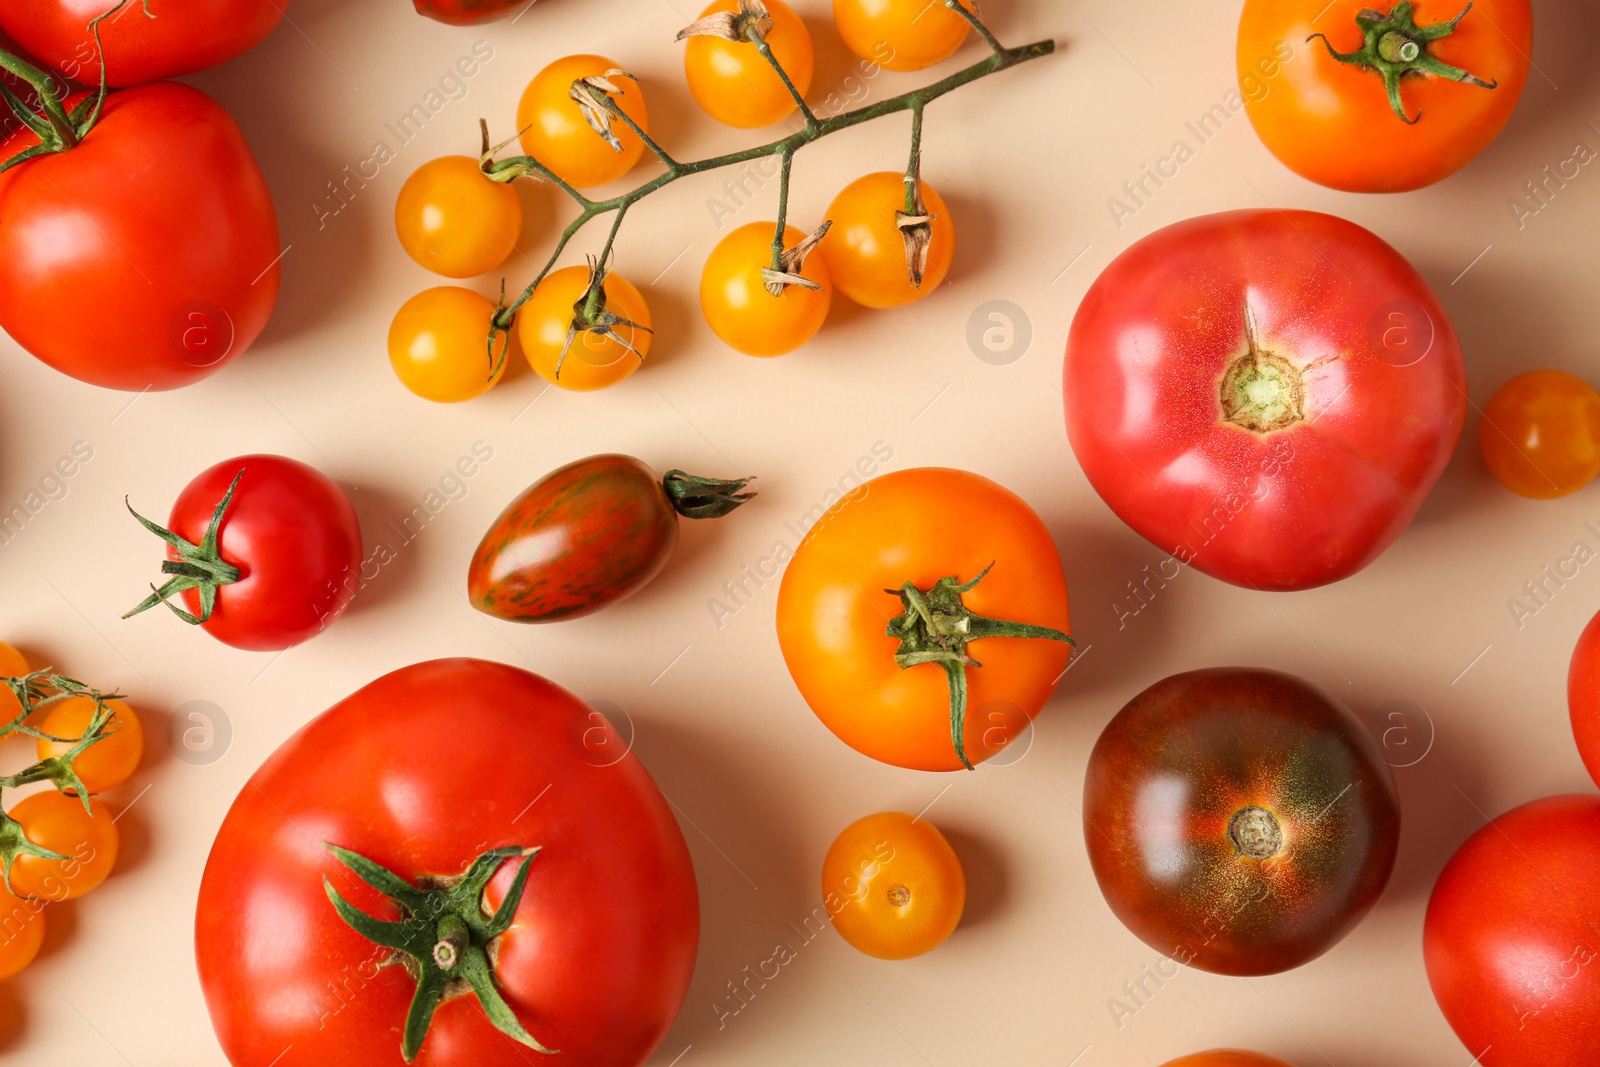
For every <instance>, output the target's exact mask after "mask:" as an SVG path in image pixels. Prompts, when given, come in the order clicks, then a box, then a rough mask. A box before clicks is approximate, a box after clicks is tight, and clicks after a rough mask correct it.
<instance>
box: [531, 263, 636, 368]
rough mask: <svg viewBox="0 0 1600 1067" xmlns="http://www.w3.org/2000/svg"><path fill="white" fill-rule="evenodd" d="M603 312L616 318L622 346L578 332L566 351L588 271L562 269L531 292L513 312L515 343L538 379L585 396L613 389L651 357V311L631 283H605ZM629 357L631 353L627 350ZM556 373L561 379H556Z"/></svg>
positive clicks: (619, 279) (609, 279)
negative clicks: (565, 353) (604, 307)
mask: <svg viewBox="0 0 1600 1067" xmlns="http://www.w3.org/2000/svg"><path fill="white" fill-rule="evenodd" d="M604 284H605V306H606V310H608V311H610V312H611V313H612V314H613V315H616V316H617V317H618V318H621V319H626V320H627V321H628V322H632V323H635V324H636V325H635V326H629V325H626V324H625V323H622V322H618V323H616V324H614V325H613V326H612V331H613V332H614V333H616V335H617V336H618V337H620V338H622V340H623V341H626V342H627V344H622V343H620V342H619V341H617V340H616V338H613V337H607V336H605V335H603V334H597V333H591V332H590V331H588V330H579V331H578V333H577V335H576V336H575V337H573V339H572V347H571V348H569V349H567V356H566V359H565V360H563V359H562V358H561V350H562V348H563V347H564V346H565V345H566V344H567V332H568V331H569V330H570V329H571V328H572V321H573V315H574V307H573V306H574V305H575V304H577V303H578V302H579V301H580V300H582V299H583V298H584V294H585V293H586V292H588V290H589V270H588V268H587V267H566V268H563V269H561V270H558V271H552V272H551V273H550V274H549V275H547V276H546V277H545V279H544V281H542V282H540V283H539V285H538V287H537V288H536V289H534V291H533V296H532V297H530V298H529V299H528V302H527V303H526V304H524V305H523V306H522V310H520V311H518V312H517V340H518V342H519V343H520V344H521V345H522V353H523V355H525V356H526V357H527V359H528V363H529V364H530V365H531V366H532V367H533V369H534V370H536V371H538V372H539V377H541V378H543V379H544V380H545V381H547V382H550V383H551V384H553V385H559V386H560V387H561V388H563V389H572V390H575V391H577V392H589V391H592V390H595V389H605V388H607V387H608V386H613V385H616V384H617V383H618V382H620V381H622V380H623V379H624V378H627V377H629V376H631V375H632V374H633V372H634V371H636V370H638V369H639V368H640V367H641V366H642V365H643V364H644V360H645V357H646V356H648V355H649V354H650V339H651V336H652V335H651V333H650V308H649V306H648V305H647V304H645V301H644V294H642V293H640V292H639V290H638V289H637V288H635V287H634V285H633V283H632V282H630V281H628V279H626V278H624V277H623V276H622V275H620V274H607V275H606V278H605V283H604ZM630 346H631V347H632V349H633V351H629V347H630ZM557 367H559V368H560V373H559V374H558V373H557Z"/></svg>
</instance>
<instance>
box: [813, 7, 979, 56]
mask: <svg viewBox="0 0 1600 1067" xmlns="http://www.w3.org/2000/svg"><path fill="white" fill-rule="evenodd" d="M962 6H963V7H965V8H967V10H969V11H971V10H973V6H972V4H971V3H965V4H963V5H962ZM833 21H834V23H835V24H836V25H837V26H838V27H839V36H840V37H843V38H844V43H845V44H846V45H848V46H849V47H850V51H852V52H854V53H855V54H856V55H858V56H860V57H861V58H862V59H867V60H871V61H872V62H874V63H876V64H877V65H878V66H880V67H883V68H885V69H887V70H921V69H922V68H923V67H931V66H933V65H934V64H935V63H938V62H939V61H940V60H943V59H947V58H949V57H950V56H951V55H952V54H953V53H954V52H955V50H956V49H958V48H960V47H961V42H963V41H965V40H966V39H967V32H968V31H969V30H970V29H971V28H972V27H971V26H970V25H969V24H968V22H967V20H966V19H964V18H962V17H961V16H960V15H958V14H956V13H955V12H954V11H952V10H950V9H949V8H948V7H946V6H944V4H943V3H942V2H941V0H833Z"/></svg>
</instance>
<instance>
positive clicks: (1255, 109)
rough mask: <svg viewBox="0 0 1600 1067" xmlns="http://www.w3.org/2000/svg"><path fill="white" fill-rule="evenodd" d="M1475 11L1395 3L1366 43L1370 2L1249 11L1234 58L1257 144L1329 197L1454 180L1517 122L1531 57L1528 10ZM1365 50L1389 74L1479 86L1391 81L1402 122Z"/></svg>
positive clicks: (1312, 0) (1248, 5)
mask: <svg viewBox="0 0 1600 1067" xmlns="http://www.w3.org/2000/svg"><path fill="white" fill-rule="evenodd" d="M1382 6H1384V7H1388V6H1389V5H1382ZM1468 6H1469V5H1468V3H1467V0H1459V2H1456V0H1423V2H1422V3H1421V4H1420V5H1416V6H1415V7H1414V6H1413V4H1412V3H1396V4H1394V5H1393V8H1392V11H1390V14H1389V21H1386V22H1385V23H1384V25H1382V26H1379V25H1377V24H1376V23H1372V22H1371V21H1370V20H1368V21H1369V24H1370V25H1372V26H1373V29H1372V30H1371V32H1370V33H1369V32H1368V31H1367V30H1366V29H1364V28H1363V26H1362V25H1360V24H1358V19H1363V20H1366V19H1368V16H1367V15H1366V14H1365V12H1366V11H1367V10H1369V9H1370V8H1371V7H1373V5H1372V4H1371V3H1370V2H1369V0H1332V2H1331V3H1329V2H1328V0H1245V4H1244V13H1243V16H1242V17H1241V18H1240V20H1239V38H1238V51H1237V53H1236V59H1237V67H1238V75H1239V91H1240V95H1241V96H1242V97H1243V98H1244V104H1245V110H1246V112H1247V113H1248V114H1249V115H1250V121H1251V123H1252V124H1253V125H1254V126H1255V128H1256V133H1258V134H1259V135H1260V136H1261V140H1262V141H1263V142H1264V143H1265V144H1266V146H1267V148H1268V149H1269V150H1270V151H1271V152H1272V154H1273V155H1275V156H1277V157H1278V159H1280V160H1281V161H1282V162H1283V163H1284V164H1285V165H1286V166H1288V167H1289V169H1291V170H1293V171H1295V172H1296V173H1298V174H1300V175H1301V176H1302V177H1305V178H1309V179H1311V180H1312V181H1314V182H1318V183H1319V184H1322V185H1326V186H1330V187H1332V188H1334V189H1344V190H1347V191H1349V192H1358V193H1395V192H1404V191H1406V190H1408V189H1420V188H1421V187H1423V186H1425V185H1431V184H1433V183H1434V182H1436V181H1438V180H1440V179H1441V178H1444V177H1447V176H1448V175H1450V174H1453V173H1455V172H1456V171H1457V170H1459V169H1460V168H1461V167H1463V166H1465V165H1466V164H1467V162H1468V161H1469V160H1471V159H1472V158H1473V157H1474V156H1476V155H1477V154H1478V153H1479V152H1482V151H1483V150H1484V149H1485V148H1486V147H1488V145H1489V143H1490V142H1491V141H1493V140H1494V139H1495V137H1497V136H1498V135H1499V133H1500V131H1501V129H1502V128H1504V126H1505V124H1506V122H1507V120H1508V119H1510V118H1511V112H1512V110H1513V109H1515V108H1516V106H1517V99H1518V97H1520V96H1521V95H1522V89H1523V86H1524V85H1525V84H1527V81H1528V67H1529V58H1528V57H1529V56H1531V55H1532V54H1533V14H1532V12H1531V10H1530V8H1529V5H1528V0H1474V2H1473V3H1472V4H1471V5H1470V7H1471V10H1469V11H1466V12H1465V13H1463V11H1462V9H1463V8H1466V7H1468ZM1458 15H1459V16H1461V19H1460V22H1459V23H1457V25H1456V27H1455V29H1454V30H1453V31H1449V32H1446V31H1448V24H1449V23H1450V21H1451V20H1452V19H1454V18H1456V17H1457V16H1458ZM1402 16H1405V17H1406V18H1409V19H1410V20H1411V22H1410V29H1409V32H1408V31H1407V28H1406V26H1405V25H1404V24H1403V23H1404V19H1403V18H1402ZM1395 20H1400V21H1395ZM1441 33H1442V34H1443V36H1439V35H1440V34H1441ZM1321 35H1326V36H1321ZM1429 37H1434V38H1436V39H1433V40H1429V39H1428V38H1429ZM1308 38H1313V39H1309V40H1308ZM1369 41H1370V44H1371V45H1372V47H1374V48H1377V49H1379V50H1380V51H1381V53H1382V54H1381V55H1378V58H1380V59H1382V60H1383V61H1384V63H1385V64H1386V65H1387V64H1388V62H1389V61H1388V60H1387V59H1386V58H1384V57H1386V56H1390V55H1392V56H1394V57H1396V63H1397V64H1398V65H1397V66H1393V67H1391V69H1392V70H1396V71H1398V70H1399V69H1400V68H1401V67H1421V66H1432V67H1433V68H1434V69H1436V70H1445V69H1451V68H1453V69H1454V70H1456V71H1459V72H1465V73H1466V74H1469V75H1471V76H1472V77H1473V78H1475V79H1477V80H1478V82H1481V83H1482V84H1475V83H1473V82H1472V81H1454V80H1451V79H1449V78H1445V77H1440V76H1439V75H1438V74H1432V73H1423V72H1421V71H1420V70H1416V71H1413V72H1412V73H1408V74H1405V75H1404V76H1400V75H1398V74H1396V79H1397V80H1396V82H1395V85H1396V95H1397V102H1398V104H1399V106H1400V108H1401V110H1402V111H1403V112H1404V113H1405V116H1406V117H1405V118H1401V117H1400V115H1399V114H1397V113H1396V111H1395V103H1396V101H1394V100H1391V96H1390V93H1389V90H1388V87H1387V83H1386V81H1385V76H1384V75H1383V74H1380V73H1379V72H1378V69H1377V68H1376V67H1375V66H1373V65H1372V64H1370V63H1363V62H1362V61H1361V60H1360V58H1359V57H1357V56H1356V53H1358V52H1360V51H1362V50H1363V49H1364V48H1365V47H1367V46H1368V44H1369ZM1330 49H1333V50H1336V51H1338V52H1339V53H1341V54H1343V55H1345V56H1346V57H1347V59H1348V61H1347V62H1341V61H1340V60H1339V59H1337V58H1335V57H1334V56H1333V55H1331V54H1329V50H1330ZM1373 54H1377V53H1373ZM1405 57H1410V58H1409V59H1407V58H1405ZM1441 65H1442V66H1441ZM1491 85H1492V86H1493V87H1492V88H1490V87H1486V86H1491ZM1204 121H1205V120H1202V122H1204Z"/></svg>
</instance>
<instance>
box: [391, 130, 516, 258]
mask: <svg viewBox="0 0 1600 1067" xmlns="http://www.w3.org/2000/svg"><path fill="white" fill-rule="evenodd" d="M394 226H395V232H396V233H398V234H399V235H400V244H401V246H402V247H404V248H405V250H406V254H407V255H409V256H410V257H411V258H412V259H414V260H416V261H417V262H418V263H420V264H422V265H423V266H424V267H427V268H428V269H429V270H431V271H433V272H434V273H435V274H443V275H444V276H445V277H447V278H472V277H476V276H477V275H479V274H485V273H487V272H489V271H491V270H494V269H495V268H496V267H498V266H499V265H500V264H502V263H504V262H505V260H506V257H507V256H509V255H510V254H511V252H512V250H513V249H515V248H516V247H517V238H519V237H521V236H522V201H521V200H520V199H518V197H517V191H516V190H515V189H513V188H512V187H511V186H510V185H509V184H507V183H502V182H492V181H490V180H489V179H488V178H485V177H484V176H483V171H481V170H479V169H478V161H477V160H476V159H473V158H472V157H471V156H441V157H440V158H438V159H434V160H430V161H429V162H427V163H424V164H423V165H422V166H420V167H418V168H417V169H416V171H415V172H414V173H413V174H412V175H411V177H409V178H407V179H406V183H405V185H403V186H401V187H400V197H399V199H398V200H397V201H396V202H395V206H394Z"/></svg>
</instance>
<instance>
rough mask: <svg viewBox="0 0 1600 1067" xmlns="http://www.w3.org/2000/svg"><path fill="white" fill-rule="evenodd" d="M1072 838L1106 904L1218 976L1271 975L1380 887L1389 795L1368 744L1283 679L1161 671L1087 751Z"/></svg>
mask: <svg viewBox="0 0 1600 1067" xmlns="http://www.w3.org/2000/svg"><path fill="white" fill-rule="evenodd" d="M1083 792H1084V804H1083V817H1084V835H1085V837H1086V838H1087V839H1088V846H1089V859H1090V862H1091V863H1092V864H1093V866H1094V873H1095V878H1096V879H1097V880H1098V881H1099V883H1100V891H1101V892H1102V893H1103V894H1104V895H1105V898H1106V902H1107V903H1108V904H1110V905H1111V910H1112V911H1114V912H1115V913H1116V915H1117V918H1119V919H1121V920H1122V922H1123V924H1124V925H1125V926H1127V927H1128V929H1129V930H1131V931H1132V932H1133V933H1134V934H1135V935H1137V936H1138V937H1139V939H1140V940H1142V941H1143V942H1144V943H1145V944H1147V945H1149V946H1150V947H1151V948H1154V949H1155V950H1157V951H1158V952H1161V953H1163V954H1165V955H1167V956H1170V957H1171V958H1172V959H1175V960H1177V961H1178V962H1180V963H1187V964H1189V965H1191V966H1194V967H1199V968H1200V969H1202V970H1206V971H1214V972H1217V973H1219V974H1232V975H1260V974H1275V973H1277V972H1279V971H1286V970H1289V969H1290V968H1292V967H1298V966H1299V965H1301V964H1303V963H1305V962H1307V961H1308V960H1311V959H1314V958H1315V957H1317V956H1320V955H1321V954H1322V953H1324V952H1326V951H1327V950H1328V949H1329V948H1331V947H1333V945H1334V944H1336V943H1337V942H1338V941H1339V940H1340V939H1341V938H1343V937H1344V936H1345V935H1346V934H1347V933H1349V932H1350V930H1351V929H1352V928H1353V927H1354V926H1355V925H1356V923H1358V922H1359V921H1360V920H1361V919H1362V917H1363V916H1365V915H1366V913H1367V912H1368V911H1369V910H1370V909H1371V908H1372V906H1373V904H1375V903H1376V902H1377V900H1378V897H1379V896H1380V895H1381V894H1382V892H1383V888H1384V886H1385V885H1386V884H1387V883H1388V881H1389V874H1390V872H1391V871H1392V870H1393V868H1394V859H1395V851H1396V849H1397V847H1398V845H1399V840H1400V802H1399V797H1398V795H1397V794H1396V792H1395V787H1394V780H1393V777H1392V776H1391V774H1390V772H1389V768H1388V766H1387V765H1386V764H1385V763H1384V760H1383V756H1382V753H1381V751H1380V750H1379V748H1378V745H1377V742H1376V741H1375V740H1374V739H1373V738H1372V736H1371V735H1370V734H1369V733H1368V732H1367V731H1366V729H1365V728H1364V727H1363V726H1362V725H1361V722H1360V720H1358V719H1357V718H1356V717H1355V716H1354V715H1353V714H1351V712H1350V711H1349V710H1348V709H1347V708H1345V707H1344V706H1343V705H1342V704H1340V703H1339V702H1338V701H1336V700H1334V699H1332V698H1331V697H1329V696H1328V695H1327V694H1325V693H1323V692H1322V691H1321V690H1319V689H1317V688H1316V687H1315V686H1313V685H1311V684H1309V683H1307V682H1305V681H1302V680H1301V679H1299V678H1296V677H1294V676H1292V675H1288V674H1281V673H1279V672H1277V671H1268V670H1259V669H1253V668H1244V667H1220V668H1212V669H1209V670H1200V671H1191V672H1189V673H1187V674H1178V675H1174V676H1173V677H1171V678H1167V679H1165V680H1163V681H1160V682H1157V683H1156V684H1155V685H1153V686H1151V687H1150V688H1149V689H1146V690H1145V691H1144V692H1143V693H1140V694H1139V695H1138V696H1137V697H1135V698H1134V699H1133V700H1132V701H1130V702H1129V703H1128V705H1127V706H1126V707H1124V708H1123V709H1122V711H1121V712H1119V713H1118V714H1117V716H1116V718H1114V719H1112V720H1111V723H1110V724H1109V725H1108V726H1107V727H1106V729H1105V731H1104V732H1103V733H1102V734H1101V735H1100V740H1099V741H1098V742H1096V744H1095V747H1094V752H1093V753H1092V754H1091V756H1090V757H1089V771H1088V777H1087V780H1086V781H1085V783H1084V790H1083Z"/></svg>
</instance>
